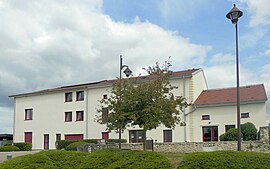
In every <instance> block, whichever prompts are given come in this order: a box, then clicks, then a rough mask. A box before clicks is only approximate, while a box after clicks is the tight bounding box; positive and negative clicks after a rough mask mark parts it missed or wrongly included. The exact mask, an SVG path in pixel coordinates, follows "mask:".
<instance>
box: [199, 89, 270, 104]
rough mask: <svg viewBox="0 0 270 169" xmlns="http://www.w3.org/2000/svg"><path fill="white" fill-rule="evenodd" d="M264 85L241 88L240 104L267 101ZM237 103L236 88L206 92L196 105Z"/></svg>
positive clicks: (200, 96) (201, 95)
mask: <svg viewBox="0 0 270 169" xmlns="http://www.w3.org/2000/svg"><path fill="white" fill-rule="evenodd" d="M266 100H267V96H266V92H265V89H264V85H263V84H259V85H251V86H245V87H240V102H254V101H264V102H265V101H266ZM229 103H236V88H226V89H213V90H204V91H203V92H202V93H201V94H200V95H199V97H198V98H197V99H196V100H195V102H194V105H196V106H199V105H215V104H229Z"/></svg>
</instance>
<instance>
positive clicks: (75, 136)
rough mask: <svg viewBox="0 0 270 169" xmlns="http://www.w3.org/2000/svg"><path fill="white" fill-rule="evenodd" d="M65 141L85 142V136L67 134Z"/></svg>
mask: <svg viewBox="0 0 270 169" xmlns="http://www.w3.org/2000/svg"><path fill="white" fill-rule="evenodd" d="M65 140H83V134H65Z"/></svg>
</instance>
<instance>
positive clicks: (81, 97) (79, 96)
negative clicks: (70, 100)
mask: <svg viewBox="0 0 270 169" xmlns="http://www.w3.org/2000/svg"><path fill="white" fill-rule="evenodd" d="M76 100H77V101H83V100H84V91H78V92H76Z"/></svg>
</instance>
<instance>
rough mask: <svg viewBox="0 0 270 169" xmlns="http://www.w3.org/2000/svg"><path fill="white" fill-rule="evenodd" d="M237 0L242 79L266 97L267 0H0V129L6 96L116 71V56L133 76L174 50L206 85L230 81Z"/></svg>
mask: <svg viewBox="0 0 270 169" xmlns="http://www.w3.org/2000/svg"><path fill="white" fill-rule="evenodd" d="M234 3H235V4H236V5H237V7H238V8H239V9H240V10H241V11H243V16H242V17H241V18H240V19H239V21H238V28H239V29H238V32H239V59H240V85H241V86H245V85H252V84H261V83H263V84H264V85H265V88H266V91H267V93H268V98H269V96H270V95H269V94H270V3H269V0H256V1H255V0H216V1H213V0H189V1H179V0H147V1H144V0H103V1H102V0H77V1H72V0H59V1H56V0H39V1H33V0H25V1H21V0H0V133H12V126H13V110H14V108H13V98H10V97H8V96H10V95H14V94H19V93H26V92H32V91H37V90H43V89H47V88H54V87H60V86H65V85H72V84H80V83H87V82H95V81H99V80H104V79H113V78H116V77H117V76H118V74H119V55H123V62H124V64H126V65H128V66H129V67H130V69H131V70H132V71H133V74H134V75H139V74H140V73H144V72H143V70H142V68H144V67H148V66H151V65H152V66H153V65H155V63H156V62H159V63H164V61H166V60H168V58H169V56H171V62H172V70H174V71H179V70H186V69H192V68H202V69H203V70H204V73H205V76H206V80H207V83H208V88H209V89H213V88H226V87H235V86H236V80H235V79H236V78H235V28H234V26H233V25H232V23H231V21H230V20H228V19H227V18H226V17H225V16H226V14H227V13H228V12H229V11H230V10H231V8H232V6H233V4H234ZM269 107H270V103H269V101H268V102H267V112H268V114H270V108H269ZM268 122H270V116H269V117H268Z"/></svg>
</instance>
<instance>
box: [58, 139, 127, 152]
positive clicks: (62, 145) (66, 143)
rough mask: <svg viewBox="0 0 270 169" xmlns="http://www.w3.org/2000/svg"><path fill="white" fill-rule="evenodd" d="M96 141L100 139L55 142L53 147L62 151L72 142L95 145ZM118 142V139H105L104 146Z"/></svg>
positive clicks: (123, 140)
mask: <svg viewBox="0 0 270 169" xmlns="http://www.w3.org/2000/svg"><path fill="white" fill-rule="evenodd" d="M97 140H100V139H85V140H59V141H56V142H55V146H56V149H57V150H62V149H66V148H67V146H68V145H70V144H71V143H74V142H78V141H83V142H87V143H92V144H97ZM118 142H119V140H118V139H107V140H106V144H112V143H118ZM121 142H122V143H126V142H127V140H126V139H122V140H121Z"/></svg>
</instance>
